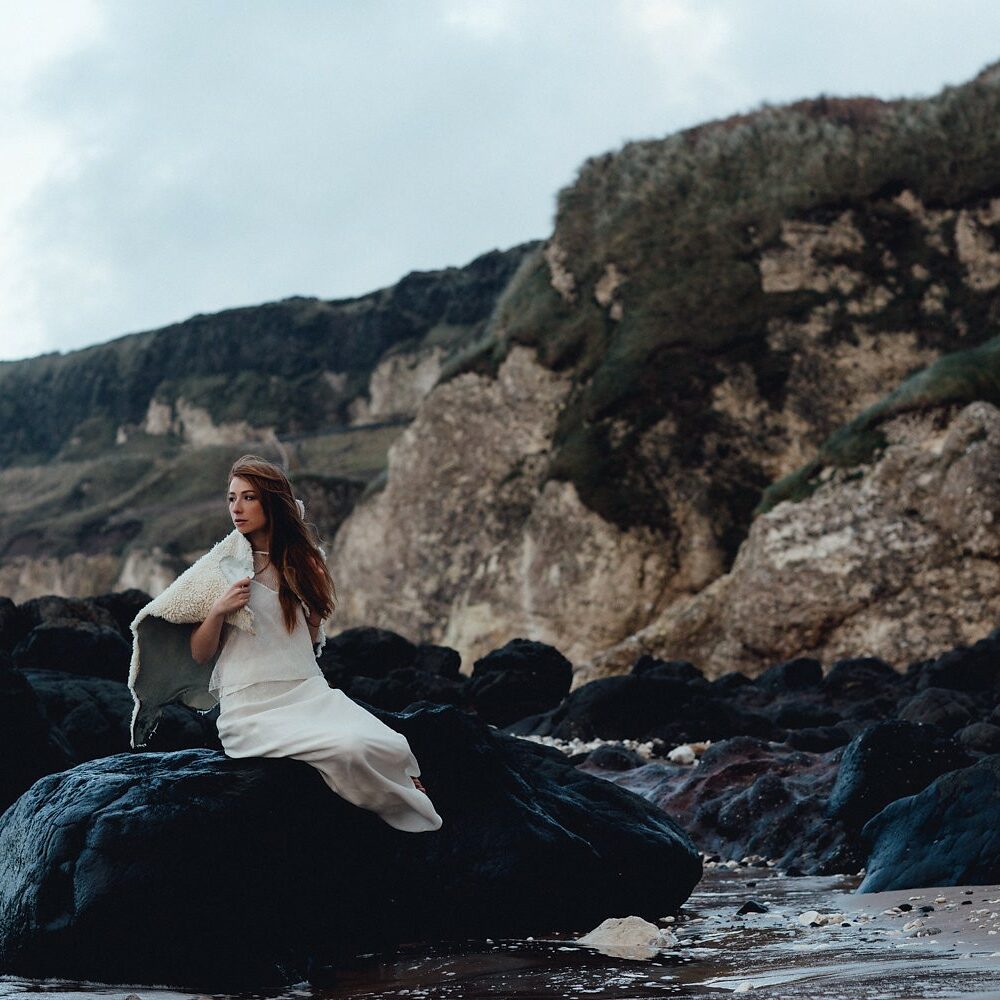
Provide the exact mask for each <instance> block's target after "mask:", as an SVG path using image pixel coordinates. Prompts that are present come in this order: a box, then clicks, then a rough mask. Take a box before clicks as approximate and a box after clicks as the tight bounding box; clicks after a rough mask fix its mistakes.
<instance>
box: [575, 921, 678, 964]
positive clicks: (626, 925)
mask: <svg viewBox="0 0 1000 1000" xmlns="http://www.w3.org/2000/svg"><path fill="white" fill-rule="evenodd" d="M576 944H583V945H587V946H589V947H591V948H596V949H597V950H598V951H600V952H601V953H602V954H604V955H610V956H612V957H614V958H636V959H643V958H654V957H655V956H656V955H657V954H658V953H659V952H660V951H663V950H664V949H670V948H676V947H677V938H676V937H675V936H674V935H673V933H672V932H671V931H668V930H666V929H664V928H660V927H657V926H656V924H651V923H650V922H649V921H648V920H643V919H642V917H635V916H631V917H608V919H607V920H604V921H602V922H601V923H600V924H599V925H598V926H597V927H595V928H594V929H593V930H592V931H590V932H588V933H587V934H584V935H583V937H579V938H577V939H576Z"/></svg>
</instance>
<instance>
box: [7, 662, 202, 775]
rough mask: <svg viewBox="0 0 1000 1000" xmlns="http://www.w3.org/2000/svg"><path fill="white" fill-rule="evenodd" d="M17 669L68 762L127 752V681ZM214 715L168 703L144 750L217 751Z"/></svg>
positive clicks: (129, 706)
mask: <svg viewBox="0 0 1000 1000" xmlns="http://www.w3.org/2000/svg"><path fill="white" fill-rule="evenodd" d="M23 674H24V677H25V679H26V680H27V682H28V683H29V684H30V685H31V688H32V690H33V691H34V693H35V696H36V697H37V699H38V702H39V704H40V705H41V707H42V709H43V711H44V713H45V717H46V718H47V720H48V723H49V726H50V727H51V729H52V731H53V732H54V733H55V734H57V736H58V737H59V739H60V740H61V741H62V742H63V744H64V745H65V746H67V747H68V748H69V750H70V753H71V755H72V762H73V763H74V764H78V763H82V762H83V761H87V760H95V759H96V758H98V757H107V756H110V755H112V754H117V753H126V752H129V751H130V749H131V747H130V743H129V724H130V722H131V719H132V705H133V702H132V695H131V693H130V692H129V689H128V686H127V685H125V684H123V683H120V682H118V681H109V680H106V679H104V678H100V677H81V676H77V675H75V674H69V673H65V672H63V671H61V670H25V671H23ZM218 715H219V712H218V709H213V710H212V711H211V712H208V713H205V714H202V713H201V712H195V711H193V710H192V709H190V708H187V707H186V706H183V705H168V706H166V708H165V709H164V712H163V715H162V716H161V717H160V722H159V724H158V725H157V727H156V732H155V733H153V735H152V736H151V737H150V740H149V743H148V744H147V746H146V747H145V750H146V751H149V752H153V751H164V750H183V749H187V748H190V747H207V748H213V749H220V750H221V749H222V744H221V743H220V742H219V735H218V732H217V731H216V728H215V720H216V719H217V718H218ZM45 773H51V772H49V771H46V772H45Z"/></svg>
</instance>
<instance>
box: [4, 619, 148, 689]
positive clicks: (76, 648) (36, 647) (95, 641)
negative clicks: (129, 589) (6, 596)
mask: <svg viewBox="0 0 1000 1000" xmlns="http://www.w3.org/2000/svg"><path fill="white" fill-rule="evenodd" d="M131 657H132V646H131V644H130V643H128V642H126V641H125V639H124V638H123V637H122V635H121V633H120V632H119V631H118V628H117V626H116V625H114V624H112V625H110V626H108V625H98V624H95V623H94V622H87V621H73V620H70V619H65V618H57V619H53V620H49V621H43V622H41V623H40V624H38V625H36V626H35V627H34V628H33V629H32V630H31V631H30V632H29V633H28V634H27V636H25V638H24V639H22V640H21V642H20V643H18V645H17V647H16V648H15V650H14V653H13V660H14V665H15V666H17V667H19V668H22V669H38V668H42V669H45V668H50V669H54V670H63V671H66V672H69V673H74V674H82V675H84V676H88V677H105V678H108V679H109V680H116V681H119V682H120V683H122V684H124V683H126V682H127V681H128V670H129V661H130V659H131Z"/></svg>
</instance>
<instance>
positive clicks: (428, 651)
mask: <svg viewBox="0 0 1000 1000" xmlns="http://www.w3.org/2000/svg"><path fill="white" fill-rule="evenodd" d="M413 666H414V667H415V668H416V669H417V670H425V671H427V673H431V674H438V675H439V676H441V677H450V678H451V679H452V680H456V681H457V680H460V679H461V669H462V657H461V656H460V655H459V653H458V650H457V649H452V648H451V647H450V646H435V645H434V644H433V643H431V642H422V643H420V645H419V646H417V651H416V654H415V656H414V657H413Z"/></svg>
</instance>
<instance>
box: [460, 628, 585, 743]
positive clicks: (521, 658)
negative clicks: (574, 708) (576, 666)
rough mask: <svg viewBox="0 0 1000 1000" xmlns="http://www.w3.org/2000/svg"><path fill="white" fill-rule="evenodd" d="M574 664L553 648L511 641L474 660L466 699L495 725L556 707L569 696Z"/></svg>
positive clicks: (541, 644) (504, 723)
mask: <svg viewBox="0 0 1000 1000" xmlns="http://www.w3.org/2000/svg"><path fill="white" fill-rule="evenodd" d="M572 681H573V664H572V663H570V662H569V660H567V659H566V657H565V656H563V655H562V653H560V652H559V650H558V649H556V648H555V647H554V646H549V645H546V644H545V643H542V642H533V641H532V640H530V639H511V640H510V642H508V643H505V644H504V645H503V646H502V647H501V648H500V649H495V650H493V652H491V653H487V654H486V655H485V656H483V657H481V658H480V659H478V660H476V662H475V664H474V666H473V669H472V677H471V678H469V683H468V684H467V685H466V689H465V693H466V697H467V698H468V699H469V701H470V702H471V703H472V704H473V706H474V707H475V709H476V712H477V713H478V714H479V715H480V716H481V717H482V718H484V719H485V720H486V721H487V722H490V723H492V724H493V725H494V726H506V725H509V724H510V723H512V722H517V720H518V719H523V718H525V717H526V716H529V715H537V714H538V713H539V712H544V711H546V710H547V709H550V708H555V707H556V706H557V705H558V704H559V703H560V702H561V701H562V700H563V698H565V697H566V695H567V694H569V688H570V684H571V683H572Z"/></svg>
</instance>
